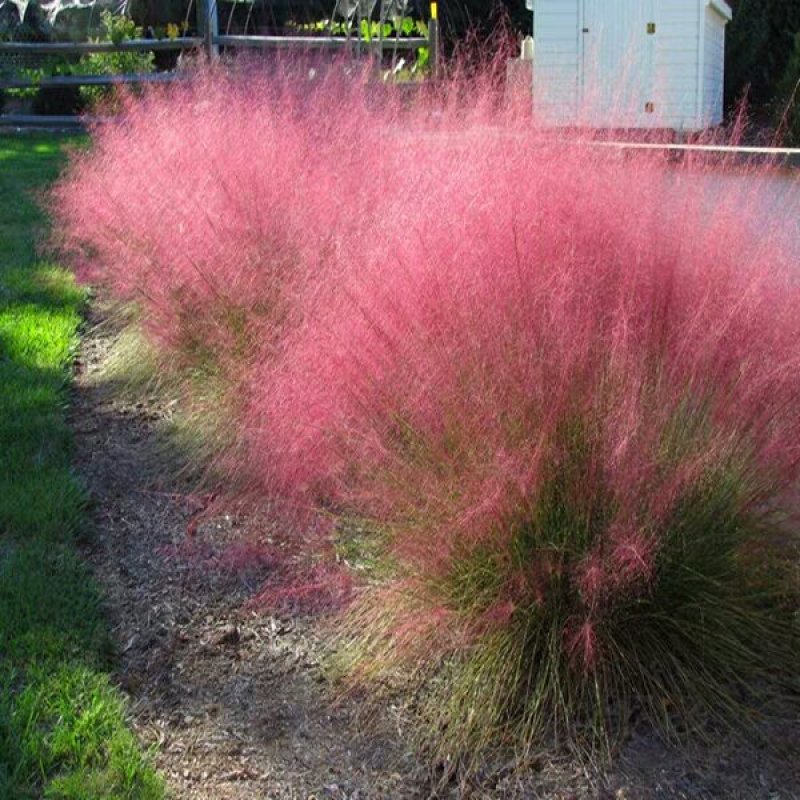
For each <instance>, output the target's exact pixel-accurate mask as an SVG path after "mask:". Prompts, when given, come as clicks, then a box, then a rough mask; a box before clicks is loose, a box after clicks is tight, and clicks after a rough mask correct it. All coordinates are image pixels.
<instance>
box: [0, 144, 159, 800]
mask: <svg viewBox="0 0 800 800" xmlns="http://www.w3.org/2000/svg"><path fill="white" fill-rule="evenodd" d="M63 147H64V140H62V139H58V138H53V137H47V138H44V137H42V138H39V137H20V138H9V137H5V138H0V161H2V162H3V166H2V169H0V220H1V221H0V798H3V800H5V798H9V799H10V798H14V799H15V800H23V798H34V797H41V796H42V795H44V796H46V797H50V798H65V799H66V798H74V800H78V799H80V800H101V799H102V800H112V799H114V798H119V800H122V798H126V799H127V800H134V798H135V799H136V800H138V799H139V798H142V799H143V800H150V799H151V798H152V799H153V800H155V799H156V798H160V797H162V796H163V787H162V785H161V781H160V779H159V778H158V777H157V776H156V775H155V773H154V772H153V770H152V768H151V767H150V766H149V764H148V762H147V759H146V758H145V757H144V756H143V755H142V753H141V752H140V750H139V748H138V745H137V743H136V740H135V738H134V736H133V734H132V733H131V732H130V731H129V730H128V728H127V726H126V710H125V706H124V703H123V701H122V699H121V697H120V695H119V692H118V691H117V690H116V689H115V688H114V687H113V686H112V685H111V684H110V682H109V680H108V677H107V675H106V673H105V669H106V668H107V666H108V664H109V657H110V654H111V647H110V642H109V639H108V636H107V633H106V631H105V627H104V624H103V619H102V614H101V605H100V604H101V598H100V594H99V590H98V588H97V586H96V585H95V584H94V582H93V581H92V579H91V577H90V575H89V574H88V572H87V569H86V567H85V565H84V564H83V562H82V561H81V560H80V558H79V556H78V555H77V553H76V551H75V547H74V540H75V536H76V535H77V534H78V533H79V532H80V530H81V527H82V525H83V524H84V523H83V507H84V503H85V494H84V492H83V490H82V489H81V487H80V484H79V482H78V481H77V479H76V477H75V476H74V474H73V473H72V470H71V468H70V435H69V430H68V428H67V425H66V422H65V406H66V403H67V396H66V389H67V386H68V381H69V377H70V365H71V361H72V359H73V357H74V353H75V348H76V345H77V333H78V328H79V325H80V310H81V305H82V303H83V302H84V293H83V292H82V291H81V290H80V289H79V288H78V287H77V286H76V285H75V284H74V282H73V280H72V278H71V277H70V276H69V275H68V274H67V273H66V272H64V271H63V270H61V269H59V268H58V267H56V266H54V265H52V264H49V263H47V262H44V261H39V260H37V245H38V242H39V240H40V239H41V237H42V236H43V235H44V233H45V224H46V220H45V219H44V217H43V215H42V213H41V211H40V210H39V209H38V207H37V204H36V192H38V191H40V190H41V188H42V187H43V186H44V185H46V184H47V182H48V181H50V180H52V179H53V178H55V176H56V174H57V172H58V169H59V167H60V165H61V163H62V159H63V155H62V153H63Z"/></svg>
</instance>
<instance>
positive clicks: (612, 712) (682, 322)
mask: <svg viewBox="0 0 800 800" xmlns="http://www.w3.org/2000/svg"><path fill="white" fill-rule="evenodd" d="M306 66H307V65H306ZM308 75H309V73H308V72H307V70H306V69H305V67H304V68H303V70H302V75H300V69H299V68H298V67H296V65H293V64H291V63H289V64H285V65H284V67H283V68H282V69H281V70H278V72H277V73H276V75H274V76H273V77H271V78H264V77H261V78H258V79H257V82H256V83H255V84H253V83H252V82H250V83H248V81H247V80H241V79H240V78H239V77H237V76H236V75H226V74H223V73H221V72H217V71H212V72H211V73H209V74H207V75H204V76H203V75H201V76H200V77H198V78H197V79H195V80H194V81H193V82H192V83H190V84H189V85H187V86H181V87H177V88H175V89H172V90H170V91H168V92H161V91H155V90H154V91H149V92H148V93H147V94H146V96H145V98H144V99H143V100H130V101H129V102H128V105H127V107H126V109H125V111H124V112H123V114H122V117H121V118H120V119H119V120H118V121H117V122H115V123H113V124H111V125H110V126H108V127H104V128H102V129H100V130H99V131H98V132H97V136H96V144H95V146H94V149H93V150H92V151H90V152H88V153H87V154H86V155H85V156H83V157H81V158H80V159H79V160H78V161H77V162H76V164H75V166H74V167H73V170H72V172H71V173H70V175H68V177H67V178H66V180H65V182H64V183H63V184H62V186H61V188H60V190H59V192H58V194H57V198H56V199H57V210H58V214H59V219H60V220H61V223H62V241H63V244H64V246H65V247H66V248H67V249H68V250H69V252H71V253H72V254H73V257H74V258H76V260H77V261H78V262H79V263H80V265H81V266H82V268H83V271H84V273H85V274H86V275H87V276H88V277H90V278H91V279H93V280H100V281H103V282H104V283H106V284H107V285H108V286H110V288H111V289H112V291H113V292H114V293H115V294H116V295H117V296H119V297H121V298H124V299H129V300H130V299H134V300H136V301H137V303H138V304H139V307H140V309H141V316H142V322H143V324H144V326H145V329H146V331H147V332H148V334H149V335H150V337H151V340H152V341H154V342H155V343H156V345H157V346H158V347H159V348H161V350H162V352H163V353H164V354H165V357H166V358H167V359H172V360H174V361H176V362H177V363H178V364H180V365H183V366H184V367H189V368H191V369H194V370H197V369H198V365H202V367H203V370H204V372H203V374H208V373H213V374H214V375H215V376H216V378H217V379H218V380H219V382H220V385H221V387H222V391H223V393H224V394H225V396H226V397H227V398H230V399H231V402H229V403H228V404H227V405H226V415H225V427H226V430H227V431H228V433H229V434H230V436H231V437H232V439H233V440H234V441H235V445H236V446H235V457H233V458H231V457H228V458H226V459H225V460H224V464H223V466H224V468H225V469H227V470H228V473H227V474H228V475H229V476H230V478H231V480H232V481H233V480H234V479H235V482H236V484H237V486H242V485H245V486H247V487H248V489H249V490H250V491H252V490H254V489H255V490H257V491H259V492H260V493H261V494H262V495H266V496H269V497H270V498H276V497H279V498H280V499H281V500H282V501H284V503H288V504H289V505H290V506H291V507H292V508H293V509H296V510H297V512H298V514H297V518H298V519H306V520H307V519H308V515H309V513H311V514H321V515H322V516H323V517H324V518H326V519H330V518H331V517H332V518H333V519H334V520H336V521H337V523H338V526H337V527H338V531H339V533H338V534H334V543H335V545H336V546H337V547H339V549H340V557H341V558H342V559H343V560H345V561H348V562H350V563H355V564H357V565H358V566H360V567H362V568H363V571H364V572H366V576H367V577H366V579H365V580H363V581H362V582H361V584H362V585H361V586H360V588H359V589H358V590H357V592H356V599H355V601H354V602H353V603H352V605H351V607H350V609H349V611H348V613H347V614H346V615H345V618H344V619H343V622H342V626H341V629H340V636H339V639H338V651H339V656H340V661H341V664H342V665H343V667H344V669H345V672H346V675H347V678H346V681H347V684H348V685H349V686H353V687H360V686H364V685H366V686H368V687H370V688H371V689H372V690H374V689H376V688H378V687H382V688H385V689H387V690H388V691H391V692H393V691H405V692H412V693H413V696H414V698H415V701H414V703H413V706H414V708H415V710H416V712H417V713H418V716H419V720H420V723H421V724H420V731H421V732H422V733H421V738H422V739H423V741H424V743H425V745H426V746H427V747H429V748H430V749H431V750H432V752H433V753H434V754H436V755H437V756H446V757H448V758H458V759H466V761H467V762H470V761H471V759H472V758H473V757H475V755H476V754H483V753H485V752H486V750H487V749H488V748H492V747H494V746H496V745H512V746H514V747H517V748H519V749H521V750H523V751H528V750H530V749H532V748H535V747H539V746H540V745H542V744H546V743H551V742H552V741H553V737H555V739H556V740H557V741H558V742H561V743H566V744H568V745H571V746H574V747H576V748H581V749H585V748H589V749H596V748H598V747H599V748H600V749H601V750H605V751H607V749H608V746H609V744H610V743H611V742H612V741H614V739H615V738H616V737H618V736H620V735H622V734H624V731H625V729H626V727H627V726H628V725H629V724H630V723H631V721H632V720H634V719H642V718H644V719H646V720H648V721H649V722H650V723H651V724H653V725H655V726H656V727H657V728H659V729H660V730H661V731H663V732H664V734H665V735H666V736H668V737H678V738H680V737H682V736H685V735H688V734H689V733H694V732H698V733H706V734H708V735H713V732H714V731H718V730H720V725H722V724H724V725H726V726H727V729H728V730H731V729H741V728H742V727H744V725H745V723H746V722H747V721H748V720H753V719H754V718H755V717H756V716H758V717H766V716H768V715H770V714H773V713H779V711H776V709H784V710H785V709H787V708H789V705H787V703H790V700H789V699H788V698H789V697H790V690H791V686H790V684H791V681H792V680H796V678H794V677H793V676H792V674H791V673H792V670H793V668H795V667H796V665H797V663H798V661H797V656H798V649H797V633H798V632H797V626H796V623H793V622H792V620H791V613H792V611H793V610H794V609H793V608H792V607H791V604H790V603H788V602H786V598H787V597H789V596H790V595H789V593H788V592H787V591H786V584H785V583H784V579H783V572H784V568H785V567H791V566H792V563H791V557H790V556H788V555H787V554H788V553H790V552H791V548H792V547H796V542H797V537H796V535H795V532H794V531H795V528H794V527H793V526H792V521H791V520H790V519H789V518H788V515H787V513H786V510H787V509H788V508H791V507H792V502H791V501H792V499H793V493H794V491H795V489H796V486H797V478H798V470H799V469H800V445H799V444H798V443H800V414H798V408H800V285H798V278H800V274H798V272H797V254H798V250H797V233H798V231H797V229H796V228H792V227H790V226H788V225H787V224H786V222H785V219H784V215H785V213H786V210H785V209H786V208H788V207H789V202H790V201H789V198H788V197H787V198H784V199H783V201H782V202H784V203H786V204H787V205H786V206H781V204H780V203H777V202H776V203H774V204H772V207H769V204H767V203H765V202H764V201H763V197H762V194H761V191H762V189H763V186H764V184H765V183H767V182H769V181H771V180H776V181H777V180H778V177H777V173H775V172H773V170H772V169H771V168H770V167H763V168H757V167H748V168H743V169H741V171H740V173H739V174H737V176H736V177H735V178H734V179H731V177H730V176H729V175H726V174H724V170H725V169H731V168H732V165H730V164H722V165H719V164H716V165H711V164H708V163H707V162H705V161H703V162H699V161H697V160H696V159H689V160H687V161H686V162H684V163H683V164H679V165H677V164H672V163H668V162H667V161H665V160H664V159H663V158H662V157H661V156H660V155H658V154H657V153H654V152H651V151H646V150H645V151H642V152H638V153H636V154H634V155H631V156H630V157H624V158H623V157H621V156H620V155H619V154H618V153H617V151H615V150H613V149H610V148H608V147H607V146H605V145H604V143H602V142H592V141H591V140H589V139H587V137H586V136H585V135H582V134H580V133H569V132H562V133H559V134H555V133H554V132H553V131H548V130H544V129H540V128H538V127H537V125H536V124H535V120H534V122H533V124H530V123H529V122H527V121H524V120H523V119H521V117H520V115H519V111H520V108H519V107H518V106H515V107H508V106H503V104H502V103H500V102H499V101H498V98H497V95H496V86H495V85H494V82H493V80H492V78H491V77H489V78H487V79H486V80H481V79H480V77H479V76H478V75H477V74H476V73H475V72H474V71H473V70H470V71H469V77H465V76H466V75H467V73H466V72H464V73H463V74H462V75H461V76H458V77H456V78H455V79H454V80H453V81H452V83H445V84H444V85H442V86H439V87H436V88H435V89H432V90H431V89H425V88H423V89H421V90H420V92H419V94H418V95H412V96H404V95H403V94H402V93H400V92H397V93H395V92H394V90H392V89H391V88H385V89H382V90H381V91H380V92H379V91H378V90H377V89H376V88H375V87H374V86H371V85H370V83H369V82H368V81H366V80H362V79H357V80H356V79H353V78H352V76H350V77H346V76H345V77H343V75H344V73H343V72H342V71H341V70H337V69H333V70H331V71H330V72H328V73H326V72H325V70H322V71H321V73H319V74H318V75H317V76H316V77H314V79H313V80H309V79H308ZM251 80H252V77H251ZM720 170H722V171H720ZM795 200H796V198H795ZM208 365H211V366H210V367H209V366H208ZM328 527H329V526H325V525H320V526H319V529H324V530H328ZM787 571H788V570H787ZM325 572H326V570H325V569H324V568H323V567H320V569H319V570H318V571H317V572H315V573H314V576H315V577H314V580H313V581H311V582H310V581H309V580H308V578H307V576H306V578H305V579H304V578H303V577H302V576H301V577H299V578H298V582H299V586H300V588H303V587H306V586H307V585H309V584H311V585H312V588H313V590H314V591H317V589H318V583H319V581H318V580H317V578H318V577H319V575H322V574H323V573H325ZM282 588H283V583H281V589H282ZM290 589H291V587H289V590H288V591H289V595H288V596H290V595H291V591H290ZM276 592H277V593H278V594H280V592H279V591H278V590H275V589H274V587H273V588H270V589H269V591H268V592H266V595H269V597H270V598H272V599H273V600H276V599H277V600H278V601H279V599H280V598H276V597H274V595H276ZM266 595H265V596H266ZM787 687H789V688H788V689H787ZM373 693H374V694H375V695H376V696H382V695H381V693H380V692H373ZM796 696H797V695H795V697H796ZM745 709H751V710H748V711H745ZM752 709H755V714H754V713H753V712H752ZM472 763H474V762H472Z"/></svg>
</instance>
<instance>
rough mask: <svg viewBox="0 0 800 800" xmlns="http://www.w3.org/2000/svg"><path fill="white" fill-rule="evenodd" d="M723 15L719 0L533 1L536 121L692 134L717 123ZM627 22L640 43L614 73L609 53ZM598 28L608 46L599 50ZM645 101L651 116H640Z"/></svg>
mask: <svg viewBox="0 0 800 800" xmlns="http://www.w3.org/2000/svg"><path fill="white" fill-rule="evenodd" d="M590 9H591V11H590ZM726 10H727V5H726V4H725V3H724V2H722V0H609V1H608V2H600V3H598V2H597V0H535V19H534V28H535V30H534V35H535V39H536V45H535V47H536V49H535V65H534V88H533V93H534V108H535V110H536V113H537V115H538V116H539V118H540V119H542V120H543V121H545V122H548V123H551V124H556V125H572V124H589V125H598V126H600V127H615V126H619V127H654V128H661V127H665V128H675V129H678V130H692V129H697V128H701V127H705V126H708V125H714V124H718V123H719V122H720V121H721V118H722V87H723V72H724V63H723V62H724V47H725V23H726V18H725V17H726ZM642 14H644V15H645V16H647V17H648V19H647V20H646V21H645V20H644V17H642ZM604 15H607V18H605V16H604ZM623 15H624V16H623ZM639 17H642V18H641V19H639ZM632 18H636V22H635V24H634V29H635V26H636V25H639V24H640V23H642V28H643V30H642V38H641V41H640V40H638V39H637V41H636V42H635V45H634V46H633V47H632V48H631V58H630V59H628V61H627V62H626V66H625V68H624V69H621V68H620V64H622V63H624V62H625V59H620V58H619V57H618V56H617V57H615V56H614V53H613V52H611V51H613V50H614V46H615V45H614V42H615V41H619V40H620V36H621V35H622V34H621V33H620V31H623V30H628V31H630V29H631V27H630V26H631V19H632ZM598 19H599V20H600V22H599V23H598ZM645 22H654V23H655V24H656V34H655V35H654V36H652V37H651V36H649V35H647V34H646V32H645V31H644V27H646V26H645V25H644V23H645ZM584 27H590V31H589V33H588V34H584V33H583V32H582V30H583V28H584ZM598 27H599V30H598ZM603 28H605V29H607V30H609V31H610V35H611V36H612V41H611V43H610V45H609V47H605V48H603V47H599V48H598V46H597V44H596V41H597V39H596V37H597V35H599V33H600V32H601V30H602V29H603ZM625 35H629V34H625ZM592 50H593V51H595V52H600V53H602V58H601V59H600V60H601V61H602V60H604V61H605V67H604V66H603V64H602V63H601V64H598V63H593V57H592V55H591V52H592ZM631 60H633V61H636V63H635V64H634V63H630V61H631ZM595 61H597V58H596V57H595ZM603 69H605V70H606V71H607V72H608V74H605V73H603ZM598 86H600V87H601V88H602V92H600V91H598ZM600 94H602V97H598V95H600ZM622 95H625V101H624V102H623V101H621V100H619V99H618V98H620V97H621V96H622ZM593 96H594V100H592V97H593ZM612 98H613V101H612ZM646 102H651V103H653V104H654V108H655V112H654V113H644V112H643V109H644V106H645V103H646ZM600 109H603V113H602V114H598V112H599V110H600Z"/></svg>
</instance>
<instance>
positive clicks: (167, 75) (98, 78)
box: [0, 72, 185, 89]
mask: <svg viewBox="0 0 800 800" xmlns="http://www.w3.org/2000/svg"><path fill="white" fill-rule="evenodd" d="M184 79H185V76H184V75H183V74H181V73H177V72H149V73H141V74H138V73H137V74H130V75H54V76H52V77H49V78H41V79H39V80H33V79H30V78H9V79H8V80H2V79H0V89H65V88H68V87H75V86H117V85H120V86H123V85H131V84H141V83H172V82H173V81H178V80H184Z"/></svg>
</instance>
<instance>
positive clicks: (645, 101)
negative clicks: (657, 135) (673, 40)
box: [581, 0, 658, 127]
mask: <svg viewBox="0 0 800 800" xmlns="http://www.w3.org/2000/svg"><path fill="white" fill-rule="evenodd" d="M654 6H655V2H654V0H583V20H582V32H581V40H582V45H583V47H582V51H583V56H582V70H581V71H582V81H581V90H582V91H581V97H582V103H581V122H582V124H585V125H593V126H603V127H648V126H652V125H653V124H654V120H655V117H656V115H657V111H658V109H657V108H656V107H655V104H654V100H655V98H654V97H653V96H652V93H653V88H654V79H653V63H654V58H653V57H654V50H655V39H656V33H655V30H654V28H653V27H652V26H653V25H654V24H655V16H654ZM649 26H650V27H649Z"/></svg>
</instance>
